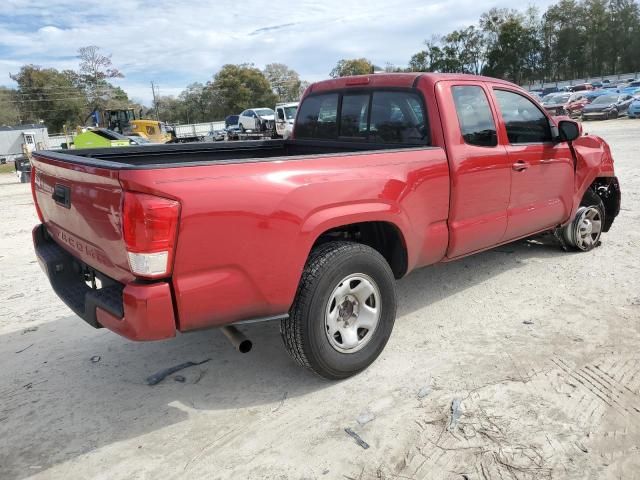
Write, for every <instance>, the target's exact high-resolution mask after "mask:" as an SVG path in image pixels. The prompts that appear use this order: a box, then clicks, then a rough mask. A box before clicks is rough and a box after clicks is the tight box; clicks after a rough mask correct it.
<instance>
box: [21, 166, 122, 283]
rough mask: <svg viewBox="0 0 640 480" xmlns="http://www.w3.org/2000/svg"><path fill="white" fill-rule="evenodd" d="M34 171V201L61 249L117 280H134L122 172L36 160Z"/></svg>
mask: <svg viewBox="0 0 640 480" xmlns="http://www.w3.org/2000/svg"><path fill="white" fill-rule="evenodd" d="M33 166H34V170H35V173H34V175H35V177H34V179H33V182H34V193H35V198H36V201H37V203H38V207H39V208H40V211H41V213H42V217H43V219H44V225H45V226H46V229H47V231H48V232H49V234H50V235H51V237H53V238H54V239H55V241H56V243H58V245H60V246H61V247H62V248H64V249H65V250H67V251H68V252H69V253H71V254H72V255H73V256H74V257H76V258H78V259H80V260H82V261H83V262H84V263H86V264H87V265H89V266H91V267H93V268H95V269H96V270H98V271H99V272H102V273H103V274H105V275H107V276H108V277H111V278H113V279H114V280H117V281H119V282H121V283H127V282H129V281H131V280H133V279H134V276H133V274H132V273H131V271H130V269H129V264H128V260H127V252H126V247H125V242H124V239H123V233H122V226H121V205H122V198H123V191H122V187H121V186H120V183H119V181H118V172H117V171H116V170H109V169H105V168H96V167H91V166H84V165H77V164H72V163H66V162H61V161H58V160H54V159H51V158H47V157H46V156H44V155H37V154H36V155H34V159H33Z"/></svg>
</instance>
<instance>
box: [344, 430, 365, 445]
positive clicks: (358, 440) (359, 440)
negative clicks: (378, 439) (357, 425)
mask: <svg viewBox="0 0 640 480" xmlns="http://www.w3.org/2000/svg"><path fill="white" fill-rule="evenodd" d="M344 431H345V432H347V435H349V436H350V437H353V439H354V440H355V441H356V443H357V444H358V445H360V446H361V447H362V448H364V449H365V450H366V449H367V448H369V444H368V443H367V442H365V441H364V440H363V439H362V437H360V435H358V434H357V433H356V432H354V431H353V430H351V429H350V428H345V429H344Z"/></svg>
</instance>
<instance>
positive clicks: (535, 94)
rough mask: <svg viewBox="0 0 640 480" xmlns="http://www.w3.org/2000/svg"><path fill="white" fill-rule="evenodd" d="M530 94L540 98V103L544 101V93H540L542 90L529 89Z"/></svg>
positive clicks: (537, 98)
mask: <svg viewBox="0 0 640 480" xmlns="http://www.w3.org/2000/svg"><path fill="white" fill-rule="evenodd" d="M529 95H531V96H532V97H533V98H535V99H536V100H538V101H539V102H540V103H542V95H540V91H537V90H530V91H529Z"/></svg>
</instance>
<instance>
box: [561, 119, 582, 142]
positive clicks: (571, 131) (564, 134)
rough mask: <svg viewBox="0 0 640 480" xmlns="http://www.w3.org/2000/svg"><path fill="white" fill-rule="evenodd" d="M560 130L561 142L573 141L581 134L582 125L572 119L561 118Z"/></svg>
mask: <svg viewBox="0 0 640 480" xmlns="http://www.w3.org/2000/svg"><path fill="white" fill-rule="evenodd" d="M558 131H559V132H558V133H559V135H558V139H559V140H560V141H561V142H573V141H574V140H575V139H576V138H578V137H579V136H580V126H579V125H578V123H577V122H574V121H572V120H560V122H559V123H558Z"/></svg>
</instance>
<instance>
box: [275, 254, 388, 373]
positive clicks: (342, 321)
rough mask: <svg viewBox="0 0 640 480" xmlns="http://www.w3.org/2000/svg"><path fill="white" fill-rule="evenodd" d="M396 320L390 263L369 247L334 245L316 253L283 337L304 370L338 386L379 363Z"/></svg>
mask: <svg viewBox="0 0 640 480" xmlns="http://www.w3.org/2000/svg"><path fill="white" fill-rule="evenodd" d="M395 316H396V292H395V280H394V277H393V273H392V271H391V268H390V267H389V264H388V263H387V261H386V260H385V259H384V257H382V255H380V254H379V253H378V252H377V251H376V250H374V249H372V248H371V247H368V246H366V245H362V244H358V243H351V242H329V243H326V244H324V245H321V246H320V247H318V248H316V249H314V250H313V252H312V253H311V255H310V257H309V260H308V261H307V265H306V267H305V269H304V272H303V274H302V278H301V280H300V285H299V287H298V292H297V294H296V299H295V302H294V304H293V306H292V308H291V311H290V312H289V317H288V318H287V319H285V320H282V322H281V326H280V332H281V334H282V338H283V341H284V344H285V346H286V348H287V350H288V352H289V354H290V355H291V357H292V358H293V359H294V360H295V361H296V362H297V363H298V364H299V365H301V366H304V367H306V368H309V369H310V370H312V371H314V372H315V373H317V374H318V375H320V376H322V377H325V378H328V379H331V380H337V379H342V378H347V377H350V376H351V375H355V374H356V373H358V372H360V371H362V370H364V369H365V368H366V367H368V366H369V365H370V364H371V363H373V361H374V360H375V359H376V358H377V357H378V355H380V353H381V352H382V350H383V349H384V346H385V345H386V343H387V341H388V340H389V337H390V335H391V331H392V329H393V324H394V321H395Z"/></svg>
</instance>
